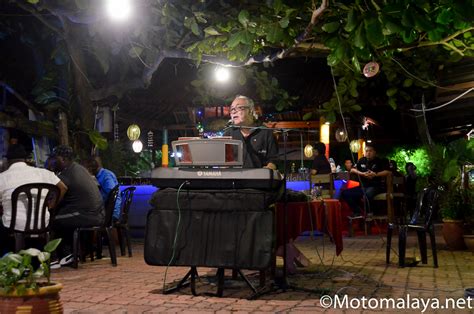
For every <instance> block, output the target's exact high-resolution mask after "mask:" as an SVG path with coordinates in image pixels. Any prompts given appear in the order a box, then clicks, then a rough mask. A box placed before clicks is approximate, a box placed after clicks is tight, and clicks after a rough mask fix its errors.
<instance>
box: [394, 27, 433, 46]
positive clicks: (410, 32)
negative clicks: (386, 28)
mask: <svg viewBox="0 0 474 314" xmlns="http://www.w3.org/2000/svg"><path fill="white" fill-rule="evenodd" d="M401 34H402V38H403V41H404V42H405V43H406V44H409V43H412V42H413V41H414V40H415V39H416V37H417V36H418V33H417V32H416V31H415V30H414V29H407V30H404V31H403V32H402V33H401ZM428 34H429V33H428Z"/></svg>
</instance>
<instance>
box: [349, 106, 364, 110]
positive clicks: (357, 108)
mask: <svg viewBox="0 0 474 314" xmlns="http://www.w3.org/2000/svg"><path fill="white" fill-rule="evenodd" d="M351 110H352V111H361V110H362V107H361V106H359V105H353V106H351Z"/></svg>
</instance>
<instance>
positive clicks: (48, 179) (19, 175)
mask: <svg viewBox="0 0 474 314" xmlns="http://www.w3.org/2000/svg"><path fill="white" fill-rule="evenodd" d="M28 156H29V154H28V153H27V152H26V150H25V148H24V147H23V145H21V144H12V145H10V146H9V148H8V152H7V154H6V156H5V157H6V158H7V160H8V164H9V168H8V169H7V170H5V171H4V172H2V173H0V201H1V204H2V207H3V215H2V224H0V229H3V231H2V239H1V240H0V246H1V245H5V244H6V243H7V241H6V239H4V238H3V237H4V236H6V234H7V231H6V228H9V227H10V224H11V218H12V217H11V211H12V204H11V196H12V193H13V191H14V190H15V189H16V188H17V187H19V186H21V185H24V184H28V183H50V184H54V185H56V186H57V187H58V188H59V191H60V196H59V199H60V200H61V199H62V198H63V196H64V195H65V193H66V190H67V187H66V185H65V184H64V183H63V182H62V181H61V180H60V178H58V177H57V176H56V175H55V174H54V173H53V172H51V171H49V170H47V169H42V168H35V167H32V166H29V165H27V163H26V160H27V158H28ZM46 220H47V221H49V212H46ZM31 221H33V219H32V220H31ZM25 224H26V208H25V204H24V203H23V202H18V204H17V217H16V224H15V230H20V231H21V230H25ZM3 249H5V247H3ZM0 253H2V252H0Z"/></svg>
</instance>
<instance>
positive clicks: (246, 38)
mask: <svg viewBox="0 0 474 314" xmlns="http://www.w3.org/2000/svg"><path fill="white" fill-rule="evenodd" d="M241 33H242V36H241V38H240V41H241V43H242V44H244V45H249V46H251V45H252V44H253V41H254V40H255V35H254V34H252V33H250V32H249V31H247V30H245V31H242V32H241Z"/></svg>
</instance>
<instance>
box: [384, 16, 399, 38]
mask: <svg viewBox="0 0 474 314" xmlns="http://www.w3.org/2000/svg"><path fill="white" fill-rule="evenodd" d="M382 23H383V32H384V34H385V35H392V34H398V33H400V32H401V31H402V30H403V27H402V26H401V25H399V24H398V23H397V21H396V20H395V19H392V18H391V17H389V16H386V15H384V16H382Z"/></svg>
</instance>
